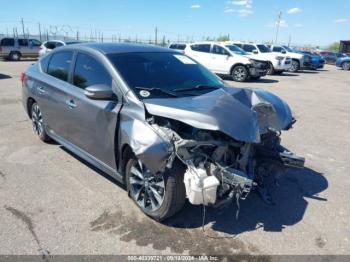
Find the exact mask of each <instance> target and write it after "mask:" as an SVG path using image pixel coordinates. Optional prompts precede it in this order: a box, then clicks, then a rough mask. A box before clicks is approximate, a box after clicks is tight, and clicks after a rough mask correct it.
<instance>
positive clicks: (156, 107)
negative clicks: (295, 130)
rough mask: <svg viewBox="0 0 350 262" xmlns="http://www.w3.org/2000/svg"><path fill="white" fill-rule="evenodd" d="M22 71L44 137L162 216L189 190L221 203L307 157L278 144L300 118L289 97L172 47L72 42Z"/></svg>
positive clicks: (27, 100)
mask: <svg viewBox="0 0 350 262" xmlns="http://www.w3.org/2000/svg"><path fill="white" fill-rule="evenodd" d="M21 79H22V85H23V88H22V92H23V105H24V108H25V110H26V112H27V113H28V116H29V117H30V118H31V120H32V124H33V128H34V130H35V132H36V133H37V135H38V136H39V138H40V139H41V140H43V141H49V140H51V139H54V140H56V141H57V142H59V143H60V144H62V145H63V146H64V147H66V148H67V149H69V150H70V151H72V152H73V153H75V154H76V155H78V156H79V157H80V158H82V159H84V160H86V161H87V162H89V163H91V164H92V165H94V166H96V167H97V168H99V169H101V170H102V171H104V172H106V173H107V174H109V175H110V176H112V177H114V178H115V179H117V180H118V181H120V182H122V183H125V184H126V185H127V191H128V193H129V195H130V197H131V198H132V199H133V201H134V202H135V204H136V205H137V206H139V208H140V209H141V210H142V211H143V212H144V213H145V214H147V215H148V216H150V217H152V218H154V219H156V220H163V219H165V218H168V217H170V216H172V215H173V214H175V213H176V212H177V211H179V210H180V209H181V208H182V206H183V205H184V202H185V199H186V198H188V201H189V202H190V203H191V204H193V205H212V206H221V205H222V204H223V203H229V202H231V203H232V201H233V200H234V201H239V200H240V199H245V198H246V197H247V196H248V194H249V193H250V192H251V191H252V190H253V189H255V188H258V189H260V191H263V192H266V191H265V187H264V178H265V177H266V176H267V175H276V174H279V175H280V173H281V172H282V171H285V170H286V169H287V168H288V167H303V165H304V159H303V158H302V157H298V156H296V155H294V154H293V153H291V152H290V151H288V150H287V149H285V148H284V147H282V146H281V145H280V133H281V131H283V130H288V129H290V128H291V127H292V125H293V124H294V122H295V119H294V118H293V117H292V113H291V110H290V108H289V106H288V105H287V103H285V102H284V101H283V100H281V99H280V98H278V97H277V96H275V95H273V94H271V93H269V92H267V91H264V90H261V89H248V88H245V89H243V88H234V87H229V86H227V84H225V83H224V82H223V81H222V80H221V79H220V78H219V77H217V76H216V75H215V74H213V73H211V72H210V71H209V70H208V69H206V68H205V67H203V66H202V65H200V64H198V63H197V62H196V61H194V60H193V59H191V58H189V57H188V56H186V55H184V54H181V53H179V52H177V51H174V50H171V49H167V48H160V47H156V46H150V45H131V44H82V45H70V46H65V47H62V48H58V49H55V50H53V51H52V52H50V54H48V55H46V56H43V57H42V58H41V59H40V60H39V61H38V62H37V63H35V64H33V65H31V66H30V67H29V68H28V70H27V71H26V72H25V73H24V74H23V75H22V77H21ZM266 194H267V193H266ZM265 199H268V198H267V197H266V198H265Z"/></svg>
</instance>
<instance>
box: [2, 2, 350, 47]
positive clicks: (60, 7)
mask: <svg viewBox="0 0 350 262" xmlns="http://www.w3.org/2000/svg"><path fill="white" fill-rule="evenodd" d="M9 3H10V2H8V4H6V5H2V7H1V10H0V12H1V15H0V33H6V32H12V30H13V27H17V29H18V30H19V31H20V32H21V25H20V23H19V20H20V18H21V17H23V19H24V21H25V27H26V28H28V30H29V31H30V32H33V33H36V31H37V29H38V22H40V23H41V27H42V29H47V30H49V31H50V32H52V33H54V32H56V31H58V32H61V33H64V34H69V35H70V34H74V32H75V31H76V30H77V29H78V30H79V31H80V34H81V35H84V34H85V35H88V36H90V34H91V32H93V33H95V32H96V31H103V32H104V36H105V37H109V36H111V35H112V34H113V35H119V34H120V35H122V37H130V38H131V39H134V38H135V37H136V36H137V37H138V39H149V38H150V37H153V35H154V28H155V27H156V26H157V27H158V32H159V38H161V37H162V36H163V35H166V37H167V38H170V39H171V40H177V39H180V40H186V39H187V40H188V39H189V40H191V39H194V40H200V39H202V37H203V36H210V37H216V36H219V35H222V34H230V37H231V38H233V39H236V40H250V41H270V40H272V39H273V38H274V33H275V24H276V20H277V17H278V14H279V12H282V17H281V30H280V34H279V41H280V42H281V43H286V42H288V39H289V37H291V39H292V42H293V43H297V44H313V45H321V46H322V45H327V44H329V43H331V42H334V41H338V40H340V39H350V0H332V1H327V0H322V1H316V0H236V1H235V0H175V1H170V0H99V1H92V0H75V1H72V0H69V1H68V0H60V1H50V2H48V1H41V0H36V1H35V3H33V2H32V1H18V0H12V1H11V4H9ZM13 10H16V11H15V12H13Z"/></svg>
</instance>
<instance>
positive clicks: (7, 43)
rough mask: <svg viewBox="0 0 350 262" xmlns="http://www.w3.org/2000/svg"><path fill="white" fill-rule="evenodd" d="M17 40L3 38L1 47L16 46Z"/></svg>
mask: <svg viewBox="0 0 350 262" xmlns="http://www.w3.org/2000/svg"><path fill="white" fill-rule="evenodd" d="M14 45H15V39H13V38H3V39H1V46H14Z"/></svg>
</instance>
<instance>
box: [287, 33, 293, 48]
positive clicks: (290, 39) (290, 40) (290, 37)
mask: <svg viewBox="0 0 350 262" xmlns="http://www.w3.org/2000/svg"><path fill="white" fill-rule="evenodd" d="M291 42H292V36H291V35H289V40H288V47H290V43H291Z"/></svg>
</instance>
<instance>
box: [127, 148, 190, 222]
mask: <svg viewBox="0 0 350 262" xmlns="http://www.w3.org/2000/svg"><path fill="white" fill-rule="evenodd" d="M183 174H184V172H183V169H182V168H181V166H180V165H179V164H176V162H174V166H173V168H172V169H167V170H166V171H165V172H164V173H163V174H157V175H154V174H152V173H151V172H150V170H148V169H147V167H146V166H145V165H144V164H143V163H142V161H141V160H139V159H137V157H135V156H134V155H132V156H131V157H130V158H129V160H128V162H127V164H126V168H125V176H126V177H125V178H126V183H127V191H128V193H129V196H130V197H131V198H132V199H133V201H134V202H135V204H136V205H137V206H138V207H139V208H140V209H141V210H142V212H144V213H145V214H146V215H148V216H150V217H151V218H153V219H155V220H157V221H162V220H164V219H166V218H168V217H171V216H172V215H174V214H175V213H176V212H178V211H179V210H180V209H181V208H182V207H183V205H184V203H185V198H186V192H185V185H184V182H183Z"/></svg>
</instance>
